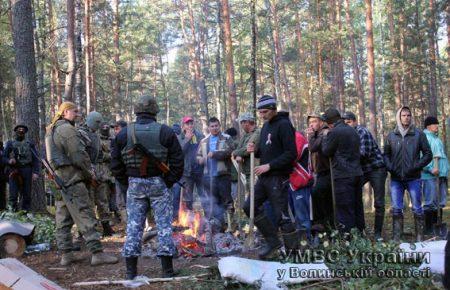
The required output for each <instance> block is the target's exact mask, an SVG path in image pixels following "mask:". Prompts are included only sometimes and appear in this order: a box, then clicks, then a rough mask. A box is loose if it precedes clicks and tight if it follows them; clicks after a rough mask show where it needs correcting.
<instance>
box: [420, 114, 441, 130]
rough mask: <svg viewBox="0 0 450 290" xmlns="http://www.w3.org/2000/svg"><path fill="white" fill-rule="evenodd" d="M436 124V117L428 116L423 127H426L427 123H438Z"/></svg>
mask: <svg viewBox="0 0 450 290" xmlns="http://www.w3.org/2000/svg"><path fill="white" fill-rule="evenodd" d="M438 124H439V121H438V119H437V118H436V117H433V116H428V117H426V119H425V122H424V127H425V128H426V127H427V126H429V125H438Z"/></svg>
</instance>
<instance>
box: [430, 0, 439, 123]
mask: <svg viewBox="0 0 450 290" xmlns="http://www.w3.org/2000/svg"><path fill="white" fill-rule="evenodd" d="M434 10H435V3H434V0H429V15H428V58H429V61H430V89H429V93H430V98H429V102H428V113H429V114H430V115H431V116H435V117H437V113H438V109H437V107H438V102H437V84H436V47H435V34H436V25H435V21H436V19H435V11H434Z"/></svg>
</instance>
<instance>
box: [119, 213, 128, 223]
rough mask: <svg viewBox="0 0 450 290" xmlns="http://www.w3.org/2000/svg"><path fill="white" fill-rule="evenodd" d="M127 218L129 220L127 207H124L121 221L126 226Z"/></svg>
mask: <svg viewBox="0 0 450 290" xmlns="http://www.w3.org/2000/svg"><path fill="white" fill-rule="evenodd" d="M127 220H128V216H127V210H126V209H122V210H121V211H120V221H121V222H122V223H123V224H124V225H125V226H126V225H127Z"/></svg>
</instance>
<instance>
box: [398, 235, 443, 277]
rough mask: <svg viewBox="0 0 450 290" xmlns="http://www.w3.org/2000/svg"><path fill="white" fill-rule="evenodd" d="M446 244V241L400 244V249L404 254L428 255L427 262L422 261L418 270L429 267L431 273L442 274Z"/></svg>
mask: <svg viewBox="0 0 450 290" xmlns="http://www.w3.org/2000/svg"><path fill="white" fill-rule="evenodd" d="M446 243H447V241H431V242H420V243H414V244H410V243H402V244H400V249H402V250H403V251H404V252H406V253H429V255H430V259H429V261H424V262H423V263H422V265H420V267H419V269H425V268H428V267H429V268H430V270H431V272H432V273H436V274H444V262H445V244H446ZM428 262H429V263H428Z"/></svg>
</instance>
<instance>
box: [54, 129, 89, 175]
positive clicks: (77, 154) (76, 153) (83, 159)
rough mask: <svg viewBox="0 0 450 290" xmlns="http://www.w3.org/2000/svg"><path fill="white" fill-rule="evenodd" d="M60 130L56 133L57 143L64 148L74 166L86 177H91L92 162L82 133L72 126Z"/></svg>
mask: <svg viewBox="0 0 450 290" xmlns="http://www.w3.org/2000/svg"><path fill="white" fill-rule="evenodd" d="M58 129H59V130H57V131H56V132H55V143H57V144H58V143H59V145H60V146H61V147H62V148H63V150H64V152H65V153H66V154H67V157H68V158H69V160H70V161H71V163H72V164H73V166H75V167H77V168H78V169H80V170H81V171H82V173H83V175H84V176H86V177H88V176H89V177H90V176H91V173H90V168H91V162H90V159H89V156H88V154H87V153H86V151H85V144H84V143H83V142H82V139H81V136H80V133H79V132H78V131H77V130H76V128H75V127H73V126H71V125H64V126H61V127H58ZM58 139H59V140H58Z"/></svg>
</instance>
